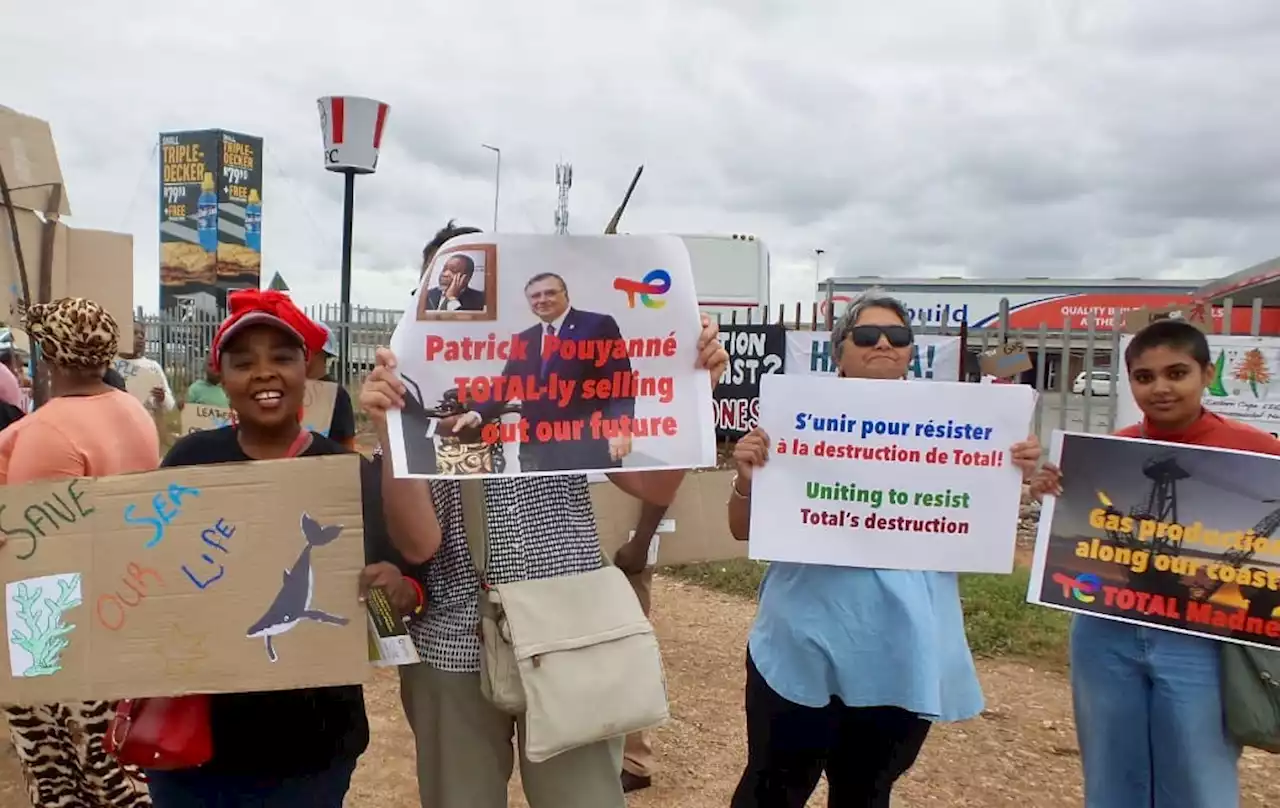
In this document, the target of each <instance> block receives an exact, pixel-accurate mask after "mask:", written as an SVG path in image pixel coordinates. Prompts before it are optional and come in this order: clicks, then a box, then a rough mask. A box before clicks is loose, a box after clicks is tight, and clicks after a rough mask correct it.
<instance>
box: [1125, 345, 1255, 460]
mask: <svg viewBox="0 0 1280 808" xmlns="http://www.w3.org/2000/svg"><path fill="white" fill-rule="evenodd" d="M1207 339H1208V340H1209V357H1210V358H1211V359H1212V360H1213V381H1212V382H1211V383H1210V384H1209V386H1208V387H1207V388H1205V391H1204V395H1203V396H1202V397H1201V402H1200V403H1201V404H1203V405H1204V408H1205V409H1206V410H1209V411H1210V412H1215V413H1217V414H1218V415H1221V416H1224V417H1226V418H1234V419H1236V420H1237V421H1244V422H1245V423H1246V424H1249V425H1250V426H1254V427H1257V428H1258V429H1261V430H1262V431H1263V432H1269V433H1271V434H1272V435H1276V436H1277V437H1280V377H1277V375H1276V374H1277V373H1280V337H1244V336H1226V335H1222V334H1209V335H1207ZM1132 340H1133V336H1132V335H1131V334H1125V335H1123V336H1121V337H1120V351H1119V354H1120V373H1118V374H1117V375H1116V425H1117V426H1128V425H1129V424H1136V423H1138V422H1139V421H1141V420H1142V410H1140V409H1138V403H1137V402H1136V401H1134V400H1133V390H1132V388H1131V387H1130V385H1129V364H1128V362H1126V361H1125V358H1124V354H1125V351H1126V350H1127V349H1128V347H1129V343H1130V342H1131V341H1132ZM1272 396H1275V397H1274V398H1272Z"/></svg>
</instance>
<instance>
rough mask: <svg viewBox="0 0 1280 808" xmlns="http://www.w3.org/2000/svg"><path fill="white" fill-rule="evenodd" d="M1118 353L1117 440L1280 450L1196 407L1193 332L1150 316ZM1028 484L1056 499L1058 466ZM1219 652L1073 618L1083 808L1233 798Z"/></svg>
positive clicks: (1232, 758) (1199, 376)
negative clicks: (1138, 413) (1125, 387)
mask: <svg viewBox="0 0 1280 808" xmlns="http://www.w3.org/2000/svg"><path fill="white" fill-rule="evenodd" d="M1124 358H1125V363H1126V364H1127V365H1128V372H1129V385H1130V387H1132V389H1133V398H1134V401H1136V402H1137V404H1138V407H1139V408H1140V409H1141V410H1142V414H1143V416H1144V417H1143V420H1142V423H1140V424H1134V425H1132V426H1128V427H1125V428H1124V429H1121V430H1120V431H1119V432H1117V433H1116V434H1117V435H1119V436H1121V437H1126V438H1146V439H1148V440H1156V441H1165V442H1168V443H1186V444H1193V445H1197V446H1214V447H1217V448H1220V449H1238V450H1242V451H1247V452H1258V453H1261V454H1270V455H1280V441H1277V440H1276V439H1275V438H1274V437H1272V436H1271V435H1269V434H1267V433H1266V432H1263V431H1261V430H1258V429H1254V428H1253V427H1251V426H1249V425H1248V424H1243V423H1240V422H1239V421H1233V420H1231V419H1230V418H1223V417H1222V416H1220V415H1216V414H1214V413H1211V412H1209V411H1207V410H1205V409H1204V408H1203V407H1202V406H1201V404H1200V401H1201V398H1202V397H1203V395H1204V391H1205V388H1206V387H1208V385H1209V383H1210V382H1211V381H1212V380H1213V363H1212V362H1211V358H1210V354H1209V342H1208V340H1207V339H1206V338H1205V336H1204V334H1202V333H1200V331H1198V330H1197V329H1196V328H1195V327H1193V326H1191V325H1189V324H1187V323H1184V322H1181V321H1179V320H1160V321H1157V322H1155V323H1152V324H1151V325H1149V326H1147V327H1146V328H1144V329H1143V330H1142V331H1140V332H1139V333H1138V334H1137V335H1135V336H1134V338H1133V340H1132V341H1131V342H1130V343H1129V347H1128V348H1126V349H1125V357H1124ZM1031 490H1032V493H1033V494H1034V495H1036V496H1037V497H1039V496H1043V495H1044V494H1053V495H1055V496H1057V495H1059V494H1061V493H1062V475H1061V472H1060V471H1059V470H1058V469H1057V468H1056V467H1054V466H1052V465H1048V464H1046V466H1045V467H1044V468H1043V469H1042V471H1041V472H1040V473H1039V474H1038V475H1037V476H1036V477H1035V478H1034V479H1033V481H1032V483H1031ZM1221 652H1222V648H1221V645H1220V643H1218V642H1217V641H1215V640H1210V639H1206V638H1204V637H1194V636H1191V635H1188V634H1181V633H1178V632H1175V631H1165V630H1162V629H1158V628H1148V627H1146V626H1139V625H1133V624H1129V623H1121V622H1117V621H1114V620H1106V619H1103V618H1100V617H1092V616H1088V615H1076V617H1075V619H1074V620H1073V621H1072V625H1071V690H1072V697H1073V702H1074V705H1075V717H1076V735H1077V738H1078V740H1079V743H1080V757H1081V761H1082V763H1083V766H1084V792H1085V808H1236V806H1238V805H1239V804H1240V782H1239V778H1238V775H1237V771H1236V763H1237V761H1238V760H1239V758H1240V745H1239V744H1238V743H1236V742H1235V740H1234V739H1232V738H1231V737H1230V736H1229V735H1228V734H1227V730H1226V725H1225V722H1224V720H1223V712H1222V697H1221V693H1222V670H1221V663H1220V661H1219V660H1220V654H1221Z"/></svg>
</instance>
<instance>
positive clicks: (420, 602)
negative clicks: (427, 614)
mask: <svg viewBox="0 0 1280 808" xmlns="http://www.w3.org/2000/svg"><path fill="white" fill-rule="evenodd" d="M404 580H405V583H407V584H408V585H409V586H410V587H411V588H412V589H413V594H414V597H415V598H416V603H415V605H414V607H413V616H414V617H417V616H419V615H421V614H422V611H423V609H425V608H426V606H427V593H426V592H424V591H422V584H420V583H418V582H417V580H415V579H413V578H410V577H409V576H408V575H406V576H404Z"/></svg>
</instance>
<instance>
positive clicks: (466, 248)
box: [388, 234, 715, 477]
mask: <svg viewBox="0 0 1280 808" xmlns="http://www.w3.org/2000/svg"><path fill="white" fill-rule="evenodd" d="M424 278H425V280H424V284H423V286H422V288H421V289H420V290H419V291H418V293H417V295H416V296H415V298H414V299H413V301H412V302H410V304H409V305H408V306H407V307H406V311H405V314H404V317H403V319H402V320H401V321H400V324H399V325H398V326H397V327H396V331H395V333H394V334H393V335H392V338H391V347H392V348H393V349H394V350H395V352H396V355H397V357H398V358H399V371H400V374H401V377H402V379H403V380H404V382H405V385H406V386H407V388H408V401H407V402H406V407H405V409H404V410H403V411H401V410H393V411H392V412H391V414H390V418H389V420H388V425H389V427H390V432H391V446H390V450H391V457H392V460H393V463H394V468H395V471H396V474H397V475H398V476H410V477H451V476H458V475H473V476H499V475H514V474H566V473H581V472H583V471H592V470H608V471H639V470H644V469H661V468H689V467H693V466H701V465H711V464H713V463H714V461H715V434H714V426H713V425H712V424H711V423H710V419H708V418H707V417H706V414H707V413H708V412H710V411H711V407H712V403H711V380H710V379H709V378H708V376H707V373H706V372H705V371H699V370H697V369H696V368H695V365H696V363H697V354H698V345H697V341H698V336H699V334H700V331H701V325H700V321H699V316H698V308H697V301H696V296H695V294H694V289H693V279H692V273H691V270H690V268H689V254H688V251H687V250H686V249H685V247H684V243H683V242H682V241H680V239H678V238H675V237H671V236H569V237H566V236H531V235H505V234H503V235H489V236H482V235H471V236H464V237H460V238H458V239H455V240H453V241H450V242H449V243H448V244H446V245H445V247H444V248H443V249H442V250H441V251H440V252H439V254H438V255H437V256H436V258H435V260H434V262H433V263H432V265H431V266H430V267H428V268H427V271H426V273H425V275H424Z"/></svg>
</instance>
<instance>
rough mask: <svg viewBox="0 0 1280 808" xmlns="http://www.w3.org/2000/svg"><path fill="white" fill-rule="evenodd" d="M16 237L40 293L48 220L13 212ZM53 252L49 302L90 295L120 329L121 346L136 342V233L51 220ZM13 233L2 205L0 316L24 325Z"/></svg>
mask: <svg viewBox="0 0 1280 808" xmlns="http://www.w3.org/2000/svg"><path fill="white" fill-rule="evenodd" d="M13 213H14V218H15V220H16V221H17V223H18V230H17V238H18V239H19V240H20V241H21V245H22V256H23V264H24V265H25V266H26V270H27V283H28V286H29V289H30V291H31V294H32V295H36V294H37V293H38V291H39V283H40V268H41V267H42V266H43V265H44V263H45V254H44V251H45V239H44V228H45V223H44V222H43V221H41V220H40V218H39V217H38V216H37V215H36V214H34V213H32V212H30V211H26V210H15V211H14V212H13ZM53 227H54V234H53V242H52V244H53V255H52V257H51V259H50V260H49V262H48V263H49V271H50V278H49V290H50V297H49V299H50V300H57V299H58V298H61V297H84V298H88V299H90V300H92V301H94V302H96V303H98V304H99V305H101V306H102V307H103V308H105V309H106V310H107V311H108V312H110V313H111V316H112V317H114V318H115V321H116V325H117V326H118V327H119V329H120V345H121V346H126V345H131V344H132V343H133V316H134V313H133V236H130V235H128V234H126V233H110V232H107V231H104V230H83V229H80V228H75V227H68V226H66V225H65V224H63V223H61V222H57V223H54V224H53ZM16 256H17V253H16V252H15V250H14V235H13V233H12V232H11V231H10V229H9V225H8V211H6V210H5V209H4V208H3V206H0V318H3V317H7V318H8V320H9V321H10V322H12V323H20V322H21V315H20V313H19V305H18V304H19V302H20V301H22V293H23V288H22V278H21V275H20V274H19V272H18V264H17V258H16Z"/></svg>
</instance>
